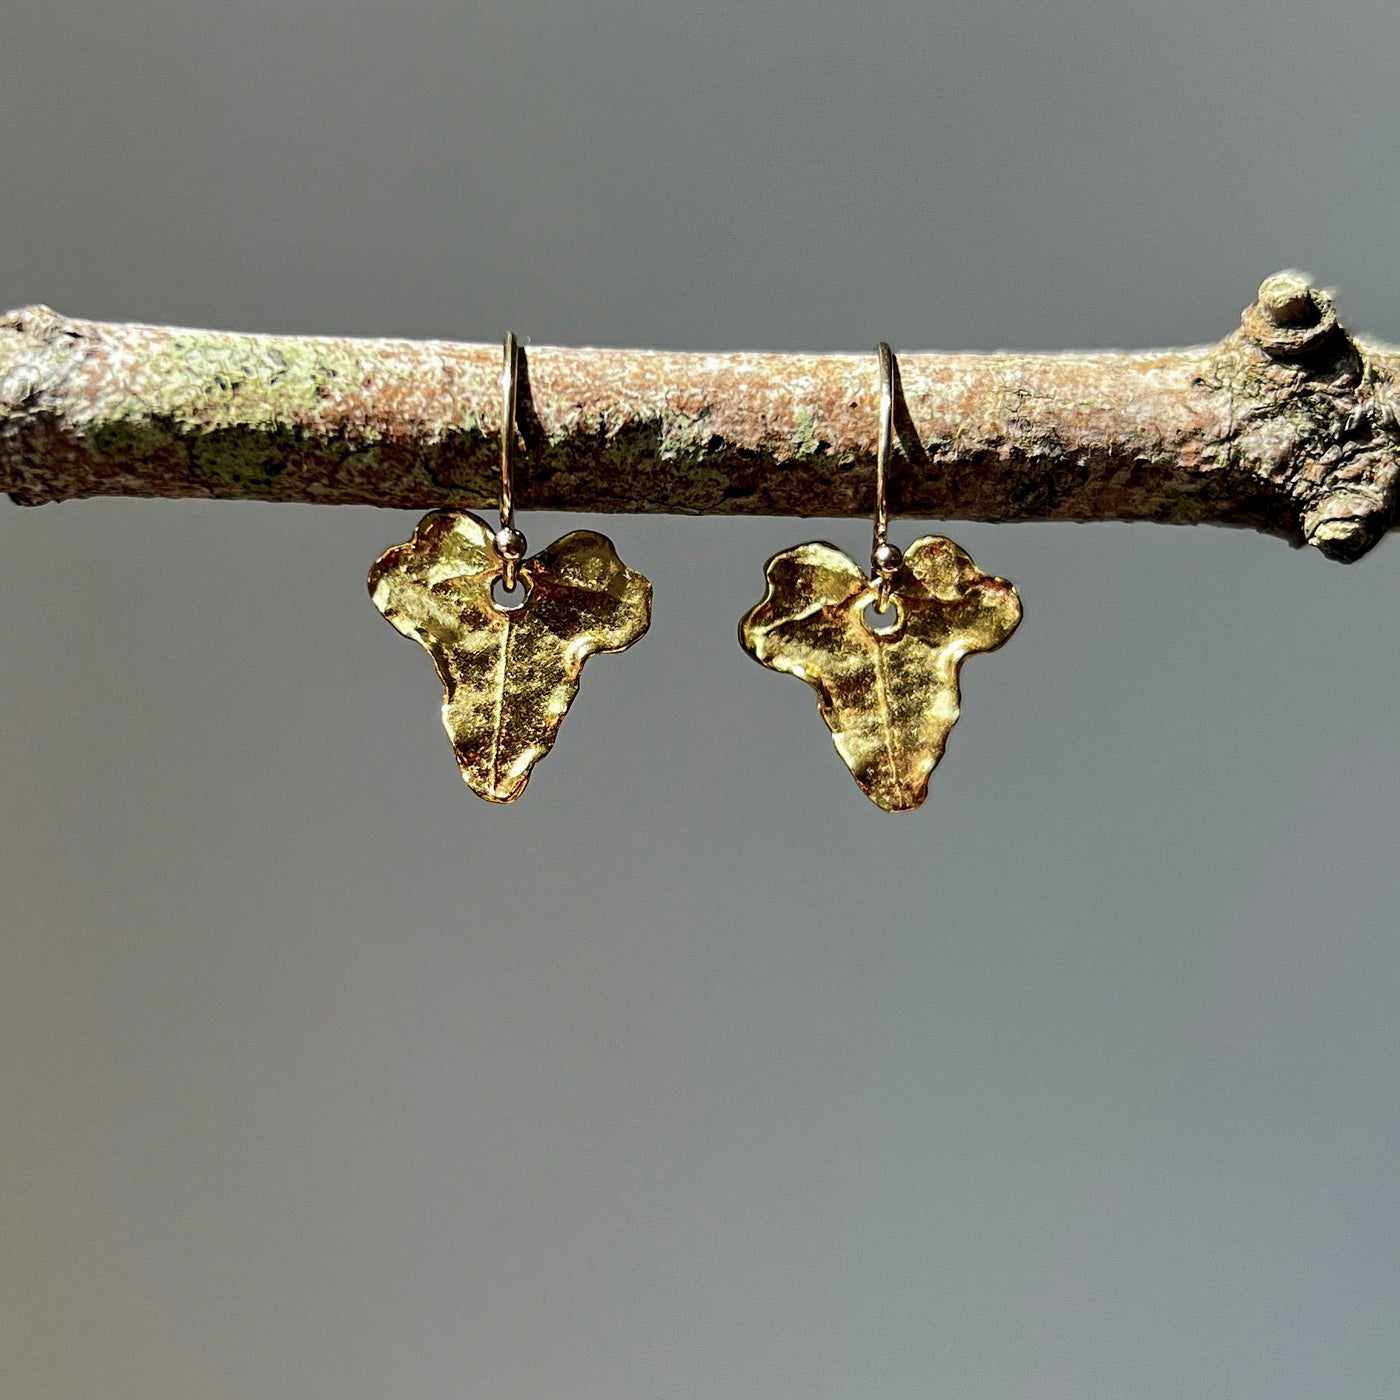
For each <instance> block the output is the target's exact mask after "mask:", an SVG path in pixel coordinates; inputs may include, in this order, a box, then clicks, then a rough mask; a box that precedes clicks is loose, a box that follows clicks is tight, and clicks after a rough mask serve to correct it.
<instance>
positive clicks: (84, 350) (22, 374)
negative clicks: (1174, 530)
mask: <svg viewBox="0 0 1400 1400" xmlns="http://www.w3.org/2000/svg"><path fill="white" fill-rule="evenodd" d="M522 362H523V366H524V377H523V380H522V383H521V393H520V409H519V424H520V429H521V435H522V437H523V439H524V441H525V444H526V451H525V453H524V454H522V455H521V456H520V458H519V461H518V466H517V482H516V498H517V502H518V503H519V504H521V505H522V507H523V508H524V509H527V510H528V509H538V510H546V509H548V510H571V511H666V512H672V513H676V514H695V515H710V514H757V515H864V514H866V513H868V512H869V510H870V509H871V502H872V499H873V491H874V482H873V477H874V452H875V438H876V429H877V417H878V415H877V400H878V375H877V371H876V363H875V356H874V355H873V354H869V355H821V356H818V355H770V354H726V355H703V354H671V353H665V352H660V351H650V350H563V349H552V348H546V347H538V348H535V349H531V350H530V351H529V352H528V355H524V356H522ZM899 372H900V380H899V384H898V385H897V402H896V417H895V427H896V433H897V436H898V439H899V444H900V448H901V450H902V453H903V460H902V461H901V460H897V461H896V464H895V468H894V475H893V480H892V483H891V495H892V500H893V504H894V506H895V508H896V509H897V510H898V511H899V512H900V513H903V514H906V515H916V516H932V517H943V518H950V519H965V520H997V521H1009V520H1156V521H1164V522H1173V523H1180V524H1190V523H1211V524H1218V525H1238V526H1249V527H1252V528H1254V529H1258V530H1262V531H1265V532H1267V533H1270V534H1275V535H1281V536H1282V537H1284V538H1285V539H1288V540H1290V541H1292V542H1293V543H1295V544H1302V543H1308V544H1312V545H1315V546H1316V547H1317V548H1319V549H1321V550H1322V551H1323V553H1324V554H1326V555H1328V556H1329V557H1331V558H1334V559H1340V560H1343V561H1347V562H1350V561H1352V560H1355V559H1358V558H1360V557H1361V556H1362V555H1363V554H1364V553H1365V552H1366V551H1367V550H1368V549H1370V548H1371V547H1372V546H1373V545H1374V544H1375V543H1376V542H1377V541H1378V540H1379V539H1380V538H1381V536H1382V535H1383V534H1384V533H1385V531H1386V530H1387V529H1389V528H1390V525H1391V523H1392V519H1393V516H1394V511H1395V499H1396V479H1397V471H1400V429H1397V407H1398V406H1400V389H1397V381H1398V380H1400V350H1397V349H1394V348H1392V347H1389V346H1385V345H1381V344H1379V343H1376V342H1371V341H1366V340H1362V339H1359V338H1357V337H1353V336H1351V335H1349V334H1348V333H1347V332H1346V331H1344V330H1343V329H1342V328H1341V326H1340V325H1339V324H1338V322H1337V317H1336V313H1335V310H1334V308H1333V304H1332V299H1331V298H1330V297H1329V296H1328V295H1327V294H1326V293H1325V292H1322V291H1319V290H1317V289H1316V288H1313V287H1311V286H1309V285H1308V283H1307V282H1306V280H1305V279H1303V278H1301V277H1300V276H1298V275H1297V274H1294V273H1280V274H1279V275H1278V276H1276V277H1271V278H1270V279H1269V280H1268V281H1266V282H1265V283H1264V285H1263V286H1262V287H1261V288H1260V295H1259V300H1258V301H1257V302H1256V303H1255V304H1254V305H1253V306H1251V307H1249V308H1248V309H1247V310H1246V311H1245V313H1244V317H1243V322H1242V324H1241V326H1240V328H1239V329H1238V330H1236V331H1235V332H1233V333H1232V334H1230V335H1228V336H1226V337H1225V339H1224V340H1222V341H1221V342H1220V343H1219V344H1216V345H1209V346H1202V347H1198V348H1193V349H1188V350H1173V351H1161V352H1147V353H1141V354H1092V355H1012V354H995V355H937V354H906V355H902V356H901V357H900V360H899ZM499 373H500V349H499V347H498V346H496V345H456V344H449V343H445V342H437V341H423V342H418V341H405V340H350V339H339V340H331V339H318V338H314V337H304V336H295V337H292V336H262V335H237V334H231V333H223V332H213V331H193V330H175V329H169V328H163V327H153V326H141V325H110V324H103V323H101V322H94V321H72V320H68V319H65V318H63V317H60V316H58V315H56V314H55V313H54V312H52V311H50V310H48V309H47V308H45V307H29V308H26V309H25V310H22V311H17V312H13V313H11V314H10V315H9V316H8V317H6V318H5V319H4V320H3V321H0V489H3V490H7V491H9V492H10V494H11V496H12V497H13V499H14V500H16V501H18V502H19V503H21V504H24V505H38V504H41V503H43V502H46V501H54V500H63V499H70V498H74V497H81V496H97V495H124V496H165V497H172V496H197V497H219V498H225V499H243V500H265V501H319V502H324V503H328V504H358V505H377V506H393V507H404V508H420V509H421V508H428V507H433V506H443V505H460V506H468V507H474V508H483V507H488V506H490V505H492V504H494V502H495V491H496V481H497V471H498V465H497V464H498V459H499V450H500V439H499V432H500V417H501V407H500V401H499V400H500V388H499Z"/></svg>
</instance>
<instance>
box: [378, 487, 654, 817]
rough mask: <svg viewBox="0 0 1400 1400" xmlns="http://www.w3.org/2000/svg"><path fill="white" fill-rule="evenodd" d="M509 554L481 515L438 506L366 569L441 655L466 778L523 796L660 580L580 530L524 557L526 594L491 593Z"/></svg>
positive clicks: (642, 622)
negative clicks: (504, 601) (579, 698)
mask: <svg viewBox="0 0 1400 1400" xmlns="http://www.w3.org/2000/svg"><path fill="white" fill-rule="evenodd" d="M501 573H502V563H501V558H500V556H499V555H498V554H497V553H496V551H495V549H494V548H493V546H492V536H491V531H490V530H489V529H488V528H487V526H486V524H485V522H484V521H481V520H479V519H477V517H476V516H474V515H470V514H468V513H467V512H466V511H454V510H435V511H433V512H431V513H430V514H429V515H426V516H424V518H423V519H422V520H421V521H420V522H419V524H418V528H417V529H416V530H415V531H414V532H413V538H412V539H411V540H409V541H408V542H407V543H406V544H400V545H395V546H394V548H393V549H391V550H389V551H388V552H387V553H385V554H384V556H383V557H382V558H381V559H380V560H379V561H378V562H377V563H376V564H375V566H374V567H373V568H372V569H371V570H370V572H369V591H370V596H371V597H372V598H373V599H374V605H375V607H377V608H378V609H379V611H380V612H382V613H383V614H384V616H385V617H386V618H387V619H388V620H389V621H390V622H391V623H392V624H393V625H394V626H395V627H396V628H398V630H399V631H400V632H402V633H403V634H404V636H405V637H412V638H413V640H414V641H416V642H419V643H421V644H422V646H423V647H424V648H425V649H426V650H427V652H428V654H429V655H430V656H431V657H432V658H433V664H434V665H435V666H436V667H437V673H438V677H439V679H440V680H441V681H442V688H443V705H442V723H443V727H444V728H445V729H446V730H447V737H448V738H449V739H451V740H452V748H453V750H454V751H455V752H456V755H457V763H458V766H459V767H460V768H461V770H462V776H463V778H464V779H465V780H466V782H467V785H468V786H469V787H470V788H471V790H472V791H473V792H475V793H476V794H477V795H478V796H480V797H484V798H486V800H487V801H488V802H514V801H515V799H516V798H517V797H519V796H520V794H521V793H522V792H524V790H525V784H526V783H527V782H529V780H530V770H531V769H532V768H533V767H534V766H535V764H536V763H537V762H538V761H539V760H540V759H541V758H543V757H544V756H545V754H547V753H548V752H549V750H550V747H551V746H552V745H553V743H554V738H555V735H556V734H558V732H559V726H560V724H561V723H563V720H564V716H565V715H566V714H567V713H568V709H569V706H570V704H572V702H573V698H574V696H575V695H576V694H577V693H578V679H579V673H580V672H581V671H582V670H583V663H584V662H585V661H587V660H588V658H589V657H590V656H592V655H593V654H594V653H595V652H600V651H623V650H625V649H626V648H627V647H630V646H631V645H632V643H633V642H635V641H636V640H637V639H638V638H639V637H640V636H641V635H642V634H643V633H644V632H645V631H646V630H647V626H648V625H649V623H650V622H651V584H650V583H648V582H647V580H646V579H645V578H643V577H642V575H641V574H639V573H636V572H634V571H633V570H632V569H629V568H628V567H627V566H626V565H625V564H623V562H622V561H621V560H620V559H619V558H618V557H617V553H616V551H615V550H614V549H613V545H612V541H611V540H610V539H608V538H607V537H606V536H605V535H600V534H597V533H595V532H594V531H592V530H575V531H573V532H572V533H571V534H568V535H565V536H564V537H563V538H562V539H559V540H555V542H554V543H553V544H552V545H550V546H549V547H548V548H547V549H543V550H541V551H540V552H539V553H538V554H536V555H534V556H533V557H532V558H529V559H524V560H521V562H520V565H519V579H520V582H521V583H522V584H523V585H524V587H525V590H526V592H525V596H524V599H523V601H522V602H520V603H519V604H517V605H516V606H514V607H504V606H502V605H500V604H498V603H496V602H495V600H494V599H493V597H492V593H491V589H492V585H493V584H494V583H495V582H496V580H497V579H499V578H500V577H501Z"/></svg>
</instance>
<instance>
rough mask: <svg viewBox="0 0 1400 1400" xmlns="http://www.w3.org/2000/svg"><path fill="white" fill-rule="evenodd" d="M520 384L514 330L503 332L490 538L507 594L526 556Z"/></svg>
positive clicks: (518, 352)
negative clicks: (495, 514) (495, 526)
mask: <svg viewBox="0 0 1400 1400" xmlns="http://www.w3.org/2000/svg"><path fill="white" fill-rule="evenodd" d="M519 387H520V350H519V347H518V346H517V345H516V343H515V334H514V332H513V331H507V332H506V339H505V361H504V363H503V365H502V367H501V528H500V529H499V530H497V531H496V533H495V534H494V535H493V536H492V538H491V543H492V544H493V545H494V546H495V549H496V553H497V554H498V555H499V556H500V560H501V581H502V582H503V583H504V584H505V588H506V592H507V593H514V592H515V576H516V570H517V569H518V568H519V566H520V561H521V560H522V559H523V558H524V557H525V550H526V548H527V546H526V544H525V536H524V535H522V534H521V533H520V531H519V530H517V529H516V528H515V498H514V482H513V481H512V474H513V469H514V466H515V405H516V400H517V397H518V391H519Z"/></svg>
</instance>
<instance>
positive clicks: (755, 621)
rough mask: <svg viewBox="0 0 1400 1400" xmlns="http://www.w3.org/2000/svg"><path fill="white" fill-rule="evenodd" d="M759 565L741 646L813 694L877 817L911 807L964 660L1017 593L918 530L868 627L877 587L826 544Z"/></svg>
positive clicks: (940, 736) (1012, 609) (1016, 604)
mask: <svg viewBox="0 0 1400 1400" xmlns="http://www.w3.org/2000/svg"><path fill="white" fill-rule="evenodd" d="M765 572H766V574H767V577H768V594H767V596H766V597H765V598H764V600H763V601H762V602H761V603H760V604H759V605H758V606H757V607H756V608H754V609H753V610H752V611H751V612H750V613H749V614H748V615H747V616H746V617H745V618H744V620H743V621H742V622H741V623H740V624H739V640H740V642H741V643H742V644H743V647H744V650H745V651H747V652H748V653H749V654H750V655H751V656H753V657H754V659H755V660H756V661H759V662H761V663H762V664H763V665H765V666H768V667H770V668H771V669H773V670H775V671H787V672H788V673H789V674H791V675H794V676H797V677H798V678H799V679H800V680H804V681H806V682H807V684H808V685H810V686H811V687H812V688H813V689H814V690H815V691H816V692H817V700H818V704H819V706H820V709H821V716H822V719H824V720H825V721H826V726H827V728H828V729H830V730H831V736H832V739H833V740H834V741H835V744H836V752H837V753H839V754H840V755H841V757H842V759H843V760H844V761H845V764H846V767H847V768H849V769H850V770H851V774H852V776H853V777H854V778H855V780H856V782H858V783H859V784H860V786H861V788H862V789H863V790H864V791H865V794H866V796H867V797H869V798H870V800H871V801H872V802H874V803H875V804H876V805H877V806H880V807H883V808H884V809H885V811H887V812H905V811H909V810H911V809H912V808H915V807H917V806H919V805H920V804H921V803H922V802H923V800H924V798H925V797H927V796H928V779H929V774H930V773H931V772H932V771H933V769H934V766H935V765H936V764H937V762H938V760H939V759H940V758H941V757H942V756H943V746H944V744H945V743H946V742H947V739H948V733H949V731H950V730H951V729H952V727H953V725H954V724H955V723H956V722H957V718H958V671H959V668H960V667H961V665H962V661H963V658H964V657H965V656H967V655H968V654H969V653H971V652H975V651H993V650H995V649H996V648H997V647H999V646H1001V645H1002V643H1003V642H1005V641H1006V640H1007V638H1008V637H1010V636H1011V634H1012V633H1013V632H1014V631H1015V630H1016V625H1017V623H1019V622H1020V620H1021V600H1020V598H1019V597H1018V596H1017V594H1016V590H1015V589H1014V588H1013V587H1012V586H1011V585H1010V584H1009V583H1008V582H1007V581H1006V580H1005V579H1004V578H993V577H991V576H990V575H988V574H984V573H982V572H981V571H980V570H979V569H978V568H977V566H976V564H974V563H973V562H972V559H971V558H970V557H969V556H968V554H967V553H966V552H965V551H964V550H962V549H960V548H959V547H958V546H957V545H955V544H954V543H953V542H952V541H951V540H947V539H943V538H941V537H940V536H937V535H926V536H925V537H924V538H923V539H920V540H916V541H915V542H914V544H913V545H912V546H911V547H910V548H909V550H908V552H907V553H906V554H905V555H904V561H903V565H902V567H901V568H900V569H899V572H898V574H897V575H896V577H895V578H894V580H893V584H892V587H891V591H890V603H891V606H892V607H893V609H894V620H893V622H892V624H891V625H890V627H889V629H888V630H880V631H876V630H875V629H874V628H873V627H872V626H871V625H870V624H869V623H868V622H867V621H866V619H865V613H866V609H867V608H868V607H870V606H871V604H873V603H874V602H875V601H876V597H877V594H878V582H876V583H872V582H871V580H870V579H869V578H868V577H867V576H866V575H865V573H864V572H863V571H862V570H861V569H859V568H857V567H856V565H855V564H854V563H853V562H852V561H851V559H850V558H849V557H848V556H847V555H846V554H844V553H842V551H841V550H839V549H837V548H836V546H835V545H831V544H825V543H821V542H816V543H812V544H804V545H799V546H798V547H797V548H796V549H789V550H785V551H784V552H783V553H781V554H776V555H774V556H773V558H772V559H770V560H769V561H768V565H767V568H766V570H765ZM884 616H885V617H888V616H889V611H888V609H887V610H886V613H885V614H884ZM877 625H878V624H877Z"/></svg>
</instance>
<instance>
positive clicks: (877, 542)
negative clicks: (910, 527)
mask: <svg viewBox="0 0 1400 1400" xmlns="http://www.w3.org/2000/svg"><path fill="white" fill-rule="evenodd" d="M875 353H876V355H877V356H878V357H879V360H880V437H879V442H878V445H877V447H876V449H875V538H874V540H873V541H872V543H871V547H870V571H871V578H870V581H871V583H876V584H878V585H879V593H878V595H877V597H876V600H875V611H876V612H877V613H882V612H884V611H885V610H886V609H887V608H888V607H889V605H890V588H891V586H892V585H893V583H894V580H895V577H896V575H897V574H898V573H899V571H900V568H901V567H902V566H903V564H904V554H903V552H902V551H901V550H900V549H899V547H898V546H897V545H892V544H890V543H889V540H888V538H887V536H888V535H889V528H890V507H889V498H888V495H887V485H886V478H887V477H888V475H889V460H890V443H891V441H892V439H893V437H894V351H892V350H891V349H890V347H889V346H888V345H886V344H885V342H884V341H883V340H882V341H881V342H880V343H879V344H878V345H877V346H876V347H875Z"/></svg>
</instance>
